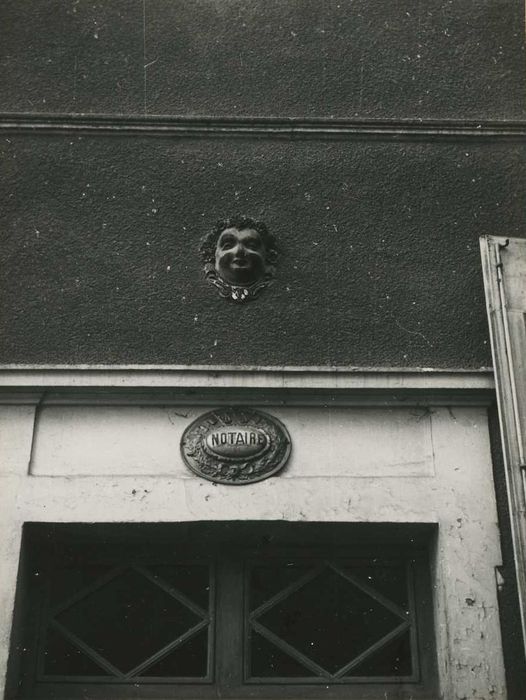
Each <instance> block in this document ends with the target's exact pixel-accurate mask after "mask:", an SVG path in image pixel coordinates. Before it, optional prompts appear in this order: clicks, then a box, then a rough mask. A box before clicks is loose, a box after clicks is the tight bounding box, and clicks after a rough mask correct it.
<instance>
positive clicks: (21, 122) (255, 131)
mask: <svg viewBox="0 0 526 700" xmlns="http://www.w3.org/2000/svg"><path fill="white" fill-rule="evenodd" d="M0 131H4V132H8V133H44V134H46V133H63V132H64V133H68V134H70V133H75V132H78V133H80V134H91V135H97V134H101V135H107V134H114V135H119V134H123V135H127V134H142V135H144V136H149V135H150V136H160V135H166V136H194V135H196V136H221V135H228V136H248V137H257V136H261V137H267V138H269V137H282V138H321V139H323V138H361V137H367V138H373V137H374V138H380V139H385V138H387V139H402V140H404V139H485V138H489V139H495V138H498V139H519V140H520V139H524V138H526V121H519V122H511V121H484V120H483V121H461V120H458V121H457V120H443V121H440V120H437V121H433V120H373V119H372V120H341V119H309V120H305V119H300V118H290V119H278V118H276V119H274V118H258V117H253V118H251V117H228V118H215V117H161V116H152V117H139V116H129V117H128V116H109V115H98V114H94V115H86V114H82V115H75V114H67V115H66V114H56V115H55V114H0Z"/></svg>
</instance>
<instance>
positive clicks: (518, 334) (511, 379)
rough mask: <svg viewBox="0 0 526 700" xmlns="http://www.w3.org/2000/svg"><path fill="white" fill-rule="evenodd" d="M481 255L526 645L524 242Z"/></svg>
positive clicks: (491, 243)
mask: <svg viewBox="0 0 526 700" xmlns="http://www.w3.org/2000/svg"><path fill="white" fill-rule="evenodd" d="M481 251H482V262H483V269H484V285H485V290H486V304H487V310H488V316H489V326H490V335H491V347H492V353H493V365H494V368H495V379H496V385H497V398H498V404H499V416H500V428H501V436H502V444H503V449H504V461H505V469H506V483H507V490H508V500H509V507H510V517H511V528H512V537H513V546H514V554H515V563H516V569H517V584H518V591H519V602H520V613H521V623H522V632H523V639H524V640H526V458H525V454H526V240H524V239H518V238H500V237H496V236H486V237H484V238H482V239H481Z"/></svg>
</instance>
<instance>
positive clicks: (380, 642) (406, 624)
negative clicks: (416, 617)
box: [333, 621, 411, 678]
mask: <svg viewBox="0 0 526 700" xmlns="http://www.w3.org/2000/svg"><path fill="white" fill-rule="evenodd" d="M410 627H411V624H410V623H409V622H408V621H405V622H402V623H400V624H399V625H398V626H397V627H395V628H394V629H393V630H391V631H390V632H388V633H387V634H385V635H384V636H383V637H381V638H380V639H379V640H378V641H377V642H375V643H374V644H373V645H372V646H370V647H369V648H368V649H366V650H365V651H363V652H362V653H361V654H358V656H356V657H355V658H354V659H353V660H352V661H349V663H348V664H345V666H342V667H341V668H340V669H339V670H338V671H336V673H334V674H333V678H342V676H345V674H346V673H348V672H349V671H351V670H352V669H353V668H355V667H356V666H358V664H361V663H362V661H365V659H367V657H368V656H371V654H374V652H376V651H378V649H381V648H382V647H383V646H385V645H386V644H388V643H389V642H390V641H392V640H393V639H396V637H398V636H400V635H401V634H402V633H403V632H405V631H406V630H407V629H409V628H410Z"/></svg>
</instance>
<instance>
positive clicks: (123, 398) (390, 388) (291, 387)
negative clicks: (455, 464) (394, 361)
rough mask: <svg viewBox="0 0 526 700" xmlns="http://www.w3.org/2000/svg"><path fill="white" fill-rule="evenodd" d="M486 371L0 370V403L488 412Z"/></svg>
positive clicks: (490, 393)
mask: <svg viewBox="0 0 526 700" xmlns="http://www.w3.org/2000/svg"><path fill="white" fill-rule="evenodd" d="M493 401H494V380H493V373H492V371H491V370H481V371H444V370H438V371H433V370H401V371H397V370H395V369H392V370H391V369H368V370H357V369H344V368H337V369H336V368H335V369H331V368H299V367H298V368H296V367H294V368H284V367H282V368H242V369H236V368H231V367H230V368H218V367H216V368H213V367H200V368H196V367H190V368H189V367H186V368H181V367H171V368H169V367H164V368H160V367H150V368H145V367H140V366H138V367H128V368H124V367H122V366H121V367H101V366H99V367H97V368H95V367H91V368H86V367H85V368H79V367H68V368H65V367H55V368H49V367H48V368H42V367H39V368H27V367H25V368H24V367H20V366H12V367H11V368H8V367H6V366H5V365H4V366H0V403H2V404H11V403H15V404H38V403H45V404H89V405H92V404H98V403H105V404H112V405H129V404H134V405H170V404H173V405H210V404H213V405H221V404H245V405H302V406H309V405H313V406H314V405H316V406H319V405H327V406H347V405H360V406H368V405H371V406H391V405H406V406H407V405H419V406H420V405H490V404H491V403H493Z"/></svg>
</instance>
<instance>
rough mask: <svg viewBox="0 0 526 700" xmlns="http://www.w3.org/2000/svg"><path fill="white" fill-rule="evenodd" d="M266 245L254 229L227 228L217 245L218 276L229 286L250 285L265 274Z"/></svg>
mask: <svg viewBox="0 0 526 700" xmlns="http://www.w3.org/2000/svg"><path fill="white" fill-rule="evenodd" d="M265 256H266V250H265V244H264V243H263V240H262V238H261V236H260V234H259V233H258V232H257V231H255V230H254V229H252V228H244V229H241V230H240V229H238V228H234V227H232V228H227V229H225V230H224V231H222V233H221V235H220V236H219V239H218V241H217V245H216V252H215V266H216V271H217V274H218V275H219V276H220V277H221V278H222V279H224V280H225V281H226V282H228V283H229V284H233V285H238V286H239V285H250V284H253V283H254V282H257V280H258V279H259V278H260V277H262V275H263V274H264V272H265Z"/></svg>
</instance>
